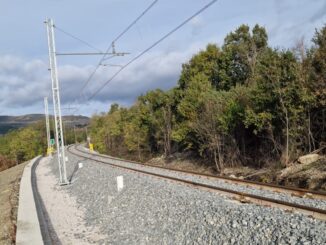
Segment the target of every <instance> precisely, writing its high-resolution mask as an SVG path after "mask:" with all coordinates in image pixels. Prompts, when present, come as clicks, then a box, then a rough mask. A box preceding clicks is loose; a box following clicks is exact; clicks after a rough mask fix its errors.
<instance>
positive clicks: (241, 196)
mask: <svg viewBox="0 0 326 245" xmlns="http://www.w3.org/2000/svg"><path fill="white" fill-rule="evenodd" d="M68 151H69V152H70V153H71V154H73V155H76V156H79V157H82V158H85V159H89V160H92V161H95V162H99V163H104V164H109V165H111V166H113V167H118V168H122V169H126V170H129V171H134V172H138V173H142V174H146V175H151V176H156V177H159V178H164V179H167V180H171V181H175V182H179V183H183V184H187V185H190V186H193V187H197V188H203V189H206V190H209V191H217V192H220V193H223V194H225V195H227V196H231V197H233V198H234V199H236V200H238V201H241V202H247V203H254V204H258V205H264V206H270V207H278V208H282V209H285V210H288V211H292V212H298V213H302V214H306V215H309V216H312V217H314V218H317V219H321V220H326V210H325V209H322V208H318V207H312V206H308V205H303V204H300V203H295V202H292V201H287V200H280V199H278V198H271V197H266V196H261V195H257V194H253V193H248V192H246V191H239V190H234V189H229V188H224V187H220V186H216V185H215V186H214V185H211V184H206V183H200V182H199V181H193V180H189V179H187V178H183V177H181V176H177V177H175V176H169V175H165V174H162V173H157V172H152V171H150V170H145V168H146V167H151V168H156V169H164V170H169V171H171V172H181V173H182V174H186V175H196V176H199V177H204V178H215V179H220V180H223V181H227V182H232V183H233V184H234V183H235V184H238V185H239V186H240V184H243V185H246V186H250V187H255V188H257V189H259V190H261V189H266V190H269V191H270V190H272V191H274V192H276V193H275V194H277V193H279V194H281V193H286V194H291V195H294V196H301V197H302V199H304V198H307V197H308V198H318V199H321V201H322V200H325V199H326V194H325V193H323V192H317V191H310V190H305V189H299V188H292V187H283V186H277V185H270V184H263V183H259V182H253V181H246V180H239V179H233V178H227V177H221V176H214V175H202V174H197V173H193V172H189V171H182V170H176V169H168V168H164V167H157V166H151V165H146V164H141V163H136V162H133V161H126V160H123V159H119V158H114V157H110V156H106V155H102V154H95V153H92V152H88V151H87V152H86V151H82V150H80V149H78V147H75V146H73V145H71V146H69V147H68ZM109 161H110V162H109ZM123 163H128V164H137V165H135V166H134V167H130V166H125V165H123ZM139 166H141V167H142V169H139ZM137 167H138V168H137ZM291 195H290V197H291ZM290 199H291V198H290Z"/></svg>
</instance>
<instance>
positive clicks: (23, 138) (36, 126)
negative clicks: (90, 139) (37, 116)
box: [0, 121, 86, 171]
mask: <svg viewBox="0 0 326 245" xmlns="http://www.w3.org/2000/svg"><path fill="white" fill-rule="evenodd" d="M51 128H52V129H53V128H54V126H53V122H52V121H51ZM51 134H52V138H53V137H54V133H53V132H52V133H51ZM64 141H65V144H66V145H69V144H73V143H75V141H77V142H85V141H86V131H85V129H84V128H80V127H76V128H75V129H74V128H73V125H71V124H68V125H66V124H65V123H64ZM46 149H47V140H46V129H45V121H40V122H37V123H33V124H31V125H30V126H27V127H24V128H20V129H16V130H11V131H10V132H8V133H7V134H4V135H1V136H0V171H2V170H5V169H7V168H10V167H12V166H15V165H17V164H20V163H22V162H25V161H28V160H30V159H32V158H34V157H36V156H38V155H42V154H45V153H46Z"/></svg>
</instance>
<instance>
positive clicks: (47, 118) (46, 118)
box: [44, 97, 52, 156]
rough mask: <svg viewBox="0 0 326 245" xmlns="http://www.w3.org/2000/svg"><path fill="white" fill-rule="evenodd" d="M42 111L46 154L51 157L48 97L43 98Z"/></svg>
mask: <svg viewBox="0 0 326 245" xmlns="http://www.w3.org/2000/svg"><path fill="white" fill-rule="evenodd" d="M44 110H45V125H46V139H47V143H48V149H47V154H48V155H50V156H51V155H52V146H51V142H50V122H49V103H48V97H44Z"/></svg>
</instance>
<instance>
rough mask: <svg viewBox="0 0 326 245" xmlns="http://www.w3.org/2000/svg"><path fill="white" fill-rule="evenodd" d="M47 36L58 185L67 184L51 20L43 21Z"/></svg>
mask: <svg viewBox="0 0 326 245" xmlns="http://www.w3.org/2000/svg"><path fill="white" fill-rule="evenodd" d="M45 23H46V27H47V35H48V46H49V58H50V71H51V81H52V96H53V108H54V124H55V134H56V145H57V154H58V164H59V174H60V185H66V184H69V182H68V180H67V174H66V158H65V148H64V138H63V131H62V119H61V108H60V89H59V80H58V72H57V60H56V51H55V41H54V30H53V28H54V24H53V20H52V19H47V20H46V21H45Z"/></svg>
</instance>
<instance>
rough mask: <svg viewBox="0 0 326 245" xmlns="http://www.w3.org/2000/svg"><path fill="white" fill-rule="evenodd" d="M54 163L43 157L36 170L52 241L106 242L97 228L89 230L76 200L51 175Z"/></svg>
mask: <svg viewBox="0 0 326 245" xmlns="http://www.w3.org/2000/svg"><path fill="white" fill-rule="evenodd" d="M53 164H54V163H53V161H51V159H50V158H49V157H47V158H43V159H42V160H41V161H40V163H39V165H38V167H37V168H36V176H37V186H38V190H39V193H40V196H41V199H42V203H43V209H45V211H44V213H45V214H46V215H45V219H46V222H47V224H48V230H49V235H50V239H51V240H52V242H53V243H54V244H60V243H61V244H81V245H82V244H90V243H97V242H98V240H99V239H103V238H104V236H101V235H100V233H99V232H98V230H97V228H96V226H92V227H90V226H89V227H86V225H85V217H84V216H85V209H84V208H82V207H80V206H78V205H77V202H76V198H75V197H74V196H71V195H69V193H68V192H67V191H66V190H65V187H63V186H59V185H58V180H57V179H56V177H55V175H54V174H53V173H52V172H51V165H53Z"/></svg>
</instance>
